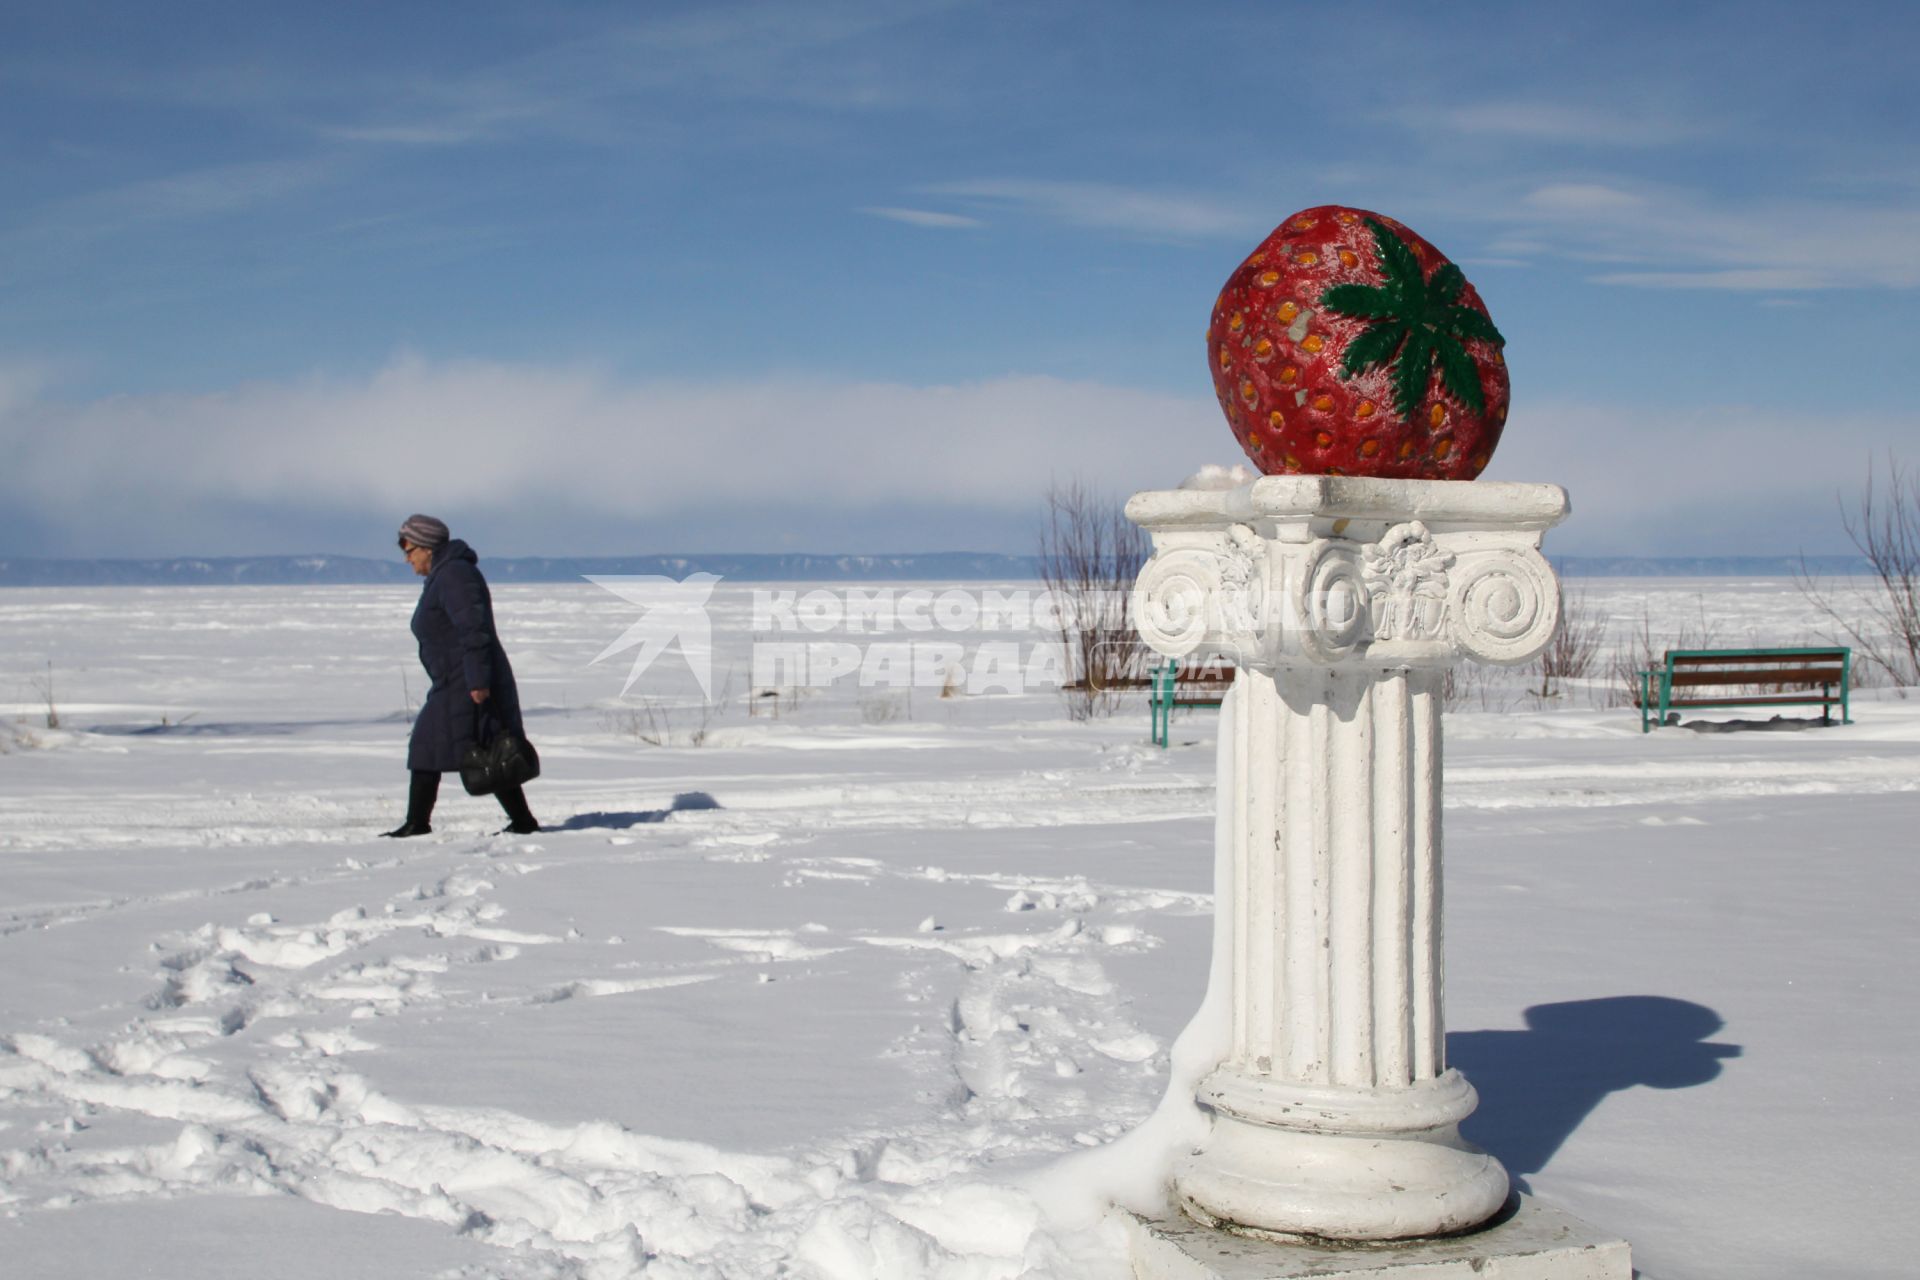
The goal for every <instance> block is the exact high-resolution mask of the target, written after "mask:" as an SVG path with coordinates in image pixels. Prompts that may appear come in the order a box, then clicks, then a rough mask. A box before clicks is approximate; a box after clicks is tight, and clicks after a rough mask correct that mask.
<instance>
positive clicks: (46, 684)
mask: <svg viewBox="0 0 1920 1280" xmlns="http://www.w3.org/2000/svg"><path fill="white" fill-rule="evenodd" d="M31 683H32V685H33V692H34V696H35V697H37V698H38V699H39V700H40V701H41V702H44V703H46V704H47V728H49V729H58V728H59V727H60V708H59V707H58V706H57V705H55V703H54V700H53V659H52V658H48V659H47V674H45V675H44V676H35V677H33V679H32V681H31Z"/></svg>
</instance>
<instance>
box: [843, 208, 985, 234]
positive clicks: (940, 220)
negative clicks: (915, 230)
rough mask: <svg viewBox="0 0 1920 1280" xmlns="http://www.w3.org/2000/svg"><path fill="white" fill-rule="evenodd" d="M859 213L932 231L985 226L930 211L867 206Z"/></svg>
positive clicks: (953, 215) (959, 216)
mask: <svg viewBox="0 0 1920 1280" xmlns="http://www.w3.org/2000/svg"><path fill="white" fill-rule="evenodd" d="M860 212H861V213H865V214H870V215H872V216H873V217H876V218H886V219H888V220H890V221H893V222H904V223H906V224H907V225H908V226H910V227H927V228H930V229H934V230H965V229H968V228H973V227H984V226H986V225H987V224H986V223H984V222H982V221H980V219H978V218H969V217H966V216H964V215H962V214H958V213H936V212H935V211H933V210H931V209H898V208H894V207H892V206H888V205H880V206H872V205H869V206H867V207H864V208H862V209H861V210H860Z"/></svg>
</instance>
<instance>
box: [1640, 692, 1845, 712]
mask: <svg viewBox="0 0 1920 1280" xmlns="http://www.w3.org/2000/svg"><path fill="white" fill-rule="evenodd" d="M1840 702H1841V698H1840V695H1839V694H1837V693H1836V694H1833V695H1831V696H1828V697H1822V696H1821V695H1819V694H1817V693H1816V694H1813V695H1811V696H1809V697H1799V698H1797V697H1792V696H1774V695H1767V696H1762V697H1754V698H1669V699H1667V709H1668V710H1670V711H1679V710H1683V709H1685V708H1687V707H1820V706H1834V707H1837V706H1839V705H1840ZM1653 705H1654V706H1655V707H1658V706H1659V705H1660V699H1659V698H1655V699H1654V700H1653Z"/></svg>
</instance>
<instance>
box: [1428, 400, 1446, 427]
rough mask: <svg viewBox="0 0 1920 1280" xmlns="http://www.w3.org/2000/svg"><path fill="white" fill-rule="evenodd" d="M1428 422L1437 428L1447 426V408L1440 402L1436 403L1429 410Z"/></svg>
mask: <svg viewBox="0 0 1920 1280" xmlns="http://www.w3.org/2000/svg"><path fill="white" fill-rule="evenodd" d="M1427 421H1428V422H1431V423H1432V424H1433V425H1434V427H1435V428H1439V427H1444V426H1446V425H1447V406H1445V405H1443V404H1441V403H1440V402H1439V401H1438V400H1436V401H1434V403H1433V407H1432V408H1430V409H1428V410H1427Z"/></svg>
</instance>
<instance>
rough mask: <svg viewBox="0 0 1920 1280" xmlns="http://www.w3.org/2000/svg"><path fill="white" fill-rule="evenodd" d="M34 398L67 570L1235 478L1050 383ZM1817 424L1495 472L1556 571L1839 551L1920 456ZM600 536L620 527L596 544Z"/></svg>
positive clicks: (22, 429)
mask: <svg viewBox="0 0 1920 1280" xmlns="http://www.w3.org/2000/svg"><path fill="white" fill-rule="evenodd" d="M43 383H44V380H43V377H42V375H41V374H40V373H38V372H36V371H32V370H23V371H20V372H18V373H17V374H14V373H7V372H6V371H4V370H0V456H3V457H5V458H7V460H8V465H7V467H6V468H4V469H0V511H4V512H8V513H9V515H10V518H11V519H12V521H13V526H12V527H14V528H15V529H16V530H17V529H26V528H37V529H39V530H40V531H41V532H42V534H43V535H44V537H45V540H46V541H47V542H48V543H49V544H51V545H57V546H61V547H64V548H65V551H63V552H62V553H70V554H133V553H136V552H137V551H138V550H139V549H141V548H146V547H156V548H166V549H169V552H172V551H179V552H209V551H218V550H223V549H233V548H247V549H262V550H289V551H293V550H320V551H327V550H346V549H351V548H352V547H353V546H355V545H361V546H365V545H367V544H366V543H358V544H356V543H354V542H352V541H351V540H350V538H348V537H345V536H342V535H339V534H335V533H331V532H324V533H323V534H321V535H313V534H310V533H309V532H302V533H301V534H300V537H302V538H303V539H307V542H306V543H305V544H304V545H300V546H272V547H259V546H257V545H256V543H255V542H254V541H251V539H256V538H257V537H258V536H259V530H260V529H261V524H260V521H261V514H260V513H262V512H270V513H274V515H273V519H274V520H275V521H282V522H284V523H285V524H286V525H287V526H288V527H290V528H298V529H300V530H302V531H311V530H315V529H320V530H323V531H324V530H335V529H338V530H359V531H362V532H364V530H366V529H379V530H384V529H385V528H387V526H388V524H389V523H390V522H391V521H393V520H396V519H398V518H399V517H400V516H403V515H404V514H406V513H407V512H409V511H418V510H425V511H435V512H438V513H440V514H443V515H446V516H448V518H449V519H453V518H455V517H459V518H461V519H463V520H464V519H467V518H469V517H471V516H472V515H473V514H474V513H477V512H486V513H489V515H488V521H489V522H490V523H491V524H493V525H494V526H495V527H501V525H500V521H501V520H502V519H504V518H505V516H504V515H499V514H498V513H507V514H510V516H511V518H512V521H513V535H512V537H513V540H514V541H516V543H517V546H518V548H519V549H520V550H523V551H534V552H545V553H554V554H561V553H565V552H568V551H570V550H580V549H595V550H598V549H605V546H606V545H608V544H609V543H610V542H611V541H612V540H613V539H614V538H615V537H617V535H618V534H619V531H620V530H622V529H626V530H629V531H630V530H633V529H636V528H640V527H642V526H644V528H645V530H646V533H645V541H644V542H643V543H641V544H637V545H636V544H634V543H633V542H631V541H629V542H626V543H624V544H623V545H625V546H626V547H627V549H629V550H646V549H651V550H689V549H691V550H702V549H705V550H755V549H772V548H774V547H778V546H783V545H787V540H783V538H782V535H783V534H784V533H790V532H791V533H795V537H794V538H793V539H792V540H791V541H792V543H793V545H797V546H799V547H800V548H801V549H807V550H821V549H854V550H897V549H925V548H927V547H931V546H944V547H948V548H957V547H966V546H972V547H989V548H990V547H1012V548H1016V549H1017V548H1019V547H1022V546H1025V545H1027V535H1026V532H1025V530H1026V529H1027V527H1028V525H1029V522H1030V520H1031V518H1032V515H1033V512H1034V511H1035V510H1036V509H1037V506H1038V501H1039V497H1040V495H1041V493H1042V491H1043V490H1044V488H1045V486H1046V484H1047V483H1048V481H1049V479H1050V478H1051V477H1054V476H1060V477H1068V476H1078V477H1081V478H1083V479H1085V480H1086V481H1087V482H1088V483H1090V484H1091V485H1093V486H1094V487H1095V488H1096V489H1099V490H1102V491H1105V492H1109V493H1115V494H1121V493H1126V492H1130V491H1133V490H1136V489H1145V488H1163V487H1164V488H1171V487H1174V486H1175V485H1177V484H1178V483H1179V482H1180V481H1181V479H1182V478H1184V477H1186V476H1188V475H1190V474H1191V473H1192V472H1193V471H1194V469H1195V468H1196V467H1197V466H1199V465H1200V464H1202V463H1205V462H1209V461H1212V462H1218V463H1222V464H1230V463H1237V462H1241V461H1243V459H1242V458H1241V457H1240V455H1239V450H1238V447H1237V446H1236V445H1235V444H1234V442H1233V439H1232V437H1231V436H1230V435H1229V434H1228V432H1227V428H1226V424H1225V423H1224V422H1222V421H1221V419H1220V414H1219V410H1218V408H1217V407H1216V406H1215V405H1214V404H1213V403H1212V401H1211V399H1210V398H1205V397H1201V396H1192V397H1188V396H1172V395H1165V394H1160V393H1154V392H1147V391H1140V390H1136V389H1130V388H1126V387H1118V386H1111V385H1105V384H1100V383H1091V382H1070V381H1065V380H1062V379H1057V378H1042V377H1005V378H996V379H991V380H987V381H982V382H974V383H967V384H959V385H950V386H937V385H936V386H917V385H908V384H903V383H880V382H840V383H829V382H803V381H787V382H761V383H752V384H743V385H731V386H724V385H696V384H667V383H646V384H632V383H624V382H621V381H619V380H617V379H614V378H612V377H609V376H607V375H605V374H602V373H599V372H596V371H593V370H586V369H578V368H540V367H532V366H509V365H496V364H482V363H472V362H467V363H432V362H428V361H424V360H419V359H412V358H408V359H401V360H398V361H396V362H394V363H393V364H392V365H390V366H389V367H387V368H385V369H383V370H381V371H379V372H378V373H377V374H374V375H372V376H370V377H366V378H362V379H352V380H345V379H331V380H329V379H317V378H316V379H310V380H307V381H304V382H293V383H263V384H255V385H250V386H243V387H237V388H234V389H232V390H229V391H225V392H219V393H213V394H206V395H191V396H188V395H148V396H120V397H114V398H110V399H104V400H98V401H94V402H91V403H81V404H71V403H63V402H61V401H59V400H58V399H56V398H55V397H54V396H52V395H50V394H48V393H47V392H46V390H45V388H44V385H43ZM1807 430H1808V427H1807V421H1806V418H1805V416H1804V415H1802V414H1795V413H1787V412H1778V411H1769V410H1761V409H1754V408H1750V407H1744V406H1720V407H1714V408H1704V409H1668V408H1663V407H1661V406H1657V405H1625V404H1594V403H1585V402H1576V401H1526V400H1522V401H1521V402H1519V403H1518V404H1517V405H1516V408H1515V411H1514V416H1513V420H1512V422H1511V423H1510V424H1509V426H1508V428H1507V432H1506V435H1505V438H1504V439H1503V440H1502V443H1501V446H1500V450H1499V452H1498V453H1497V454H1496V455H1495V457H1494V461H1493V466H1492V468H1491V469H1490V471H1489V474H1488V478H1489V479H1502V480H1528V481H1552V482H1556V483H1561V484H1565V485H1567V486H1568V487H1569V489H1571V490H1572V493H1573V499H1574V511H1575V513H1576V514H1575V517H1574V519H1573V520H1572V521H1571V522H1570V523H1569V524H1568V525H1567V526H1566V527H1565V528H1563V529H1562V530H1560V531H1557V532H1556V533H1555V534H1554V535H1552V537H1551V539H1550V544H1551V545H1550V546H1549V550H1550V551H1553V550H1555V549H1558V550H1562V551H1577V552H1606V553H1617V554H1643V555H1659V554H1673V555H1679V554H1697V553H1707V552H1716V551H1717V552H1722V553H1737V552H1742V551H1749V552H1754V553H1790V552H1792V551H1794V550H1796V549H1799V548H1801V547H1804V548H1805V549H1807V550H1809V551H1815V552H1822V551H1832V550H1843V549H1844V541H1843V540H1842V538H1841V534H1840V531H1839V526H1838V524H1837V521H1836V519H1835V517H1834V511H1835V507H1834V499H1835V494H1836V493H1839V492H1844V493H1847V494H1849V495H1850V494H1852V493H1853V492H1854V491H1855V490H1856V489H1857V487H1858V483H1859V479H1860V477H1861V475H1862V474H1863V473H1864V468H1865V465H1866V459H1867V457H1868V456H1869V455H1870V454H1873V453H1876V452H1879V451H1884V450H1885V449H1887V448H1889V447H1893V448H1898V447H1900V445H1901V444H1902V443H1903V442H1908V441H1912V440H1915V439H1920V416H1916V415H1915V414H1907V415H1904V416H1902V415H1900V414H1893V413H1880V414H1872V413H1859V412H1855V413H1852V414H1850V415H1847V416H1845V417H1844V418H1838V419H1835V420H1832V421H1823V422H1822V423H1821V424H1820V436H1819V448H1818V449H1809V448H1808V447H1807V439H1808V437H1807ZM1649 458H1657V459H1658V460H1659V465H1658V466H1649V465H1648V464H1647V460H1648V459H1649ZM582 529H593V530H598V531H606V530H613V531H614V533H613V534H612V535H609V536H608V537H607V538H603V539H601V541H600V543H599V544H598V545H595V546H592V547H583V544H582V543H581V542H580V541H579V540H578V537H579V535H578V531H579V530H582ZM353 536H359V535H358V534H355V535H353ZM314 537H319V538H320V539H321V540H318V541H315V540H313V538H314ZM847 538H858V539H859V542H858V544H857V545H853V544H849V543H846V542H845V541H843V540H844V539H847ZM385 541H386V538H385V536H384V534H382V535H381V536H380V537H379V538H378V540H377V542H375V544H374V545H375V546H384V544H385ZM696 544H697V545H696ZM12 549H14V550H18V548H17V547H16V548H12Z"/></svg>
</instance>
